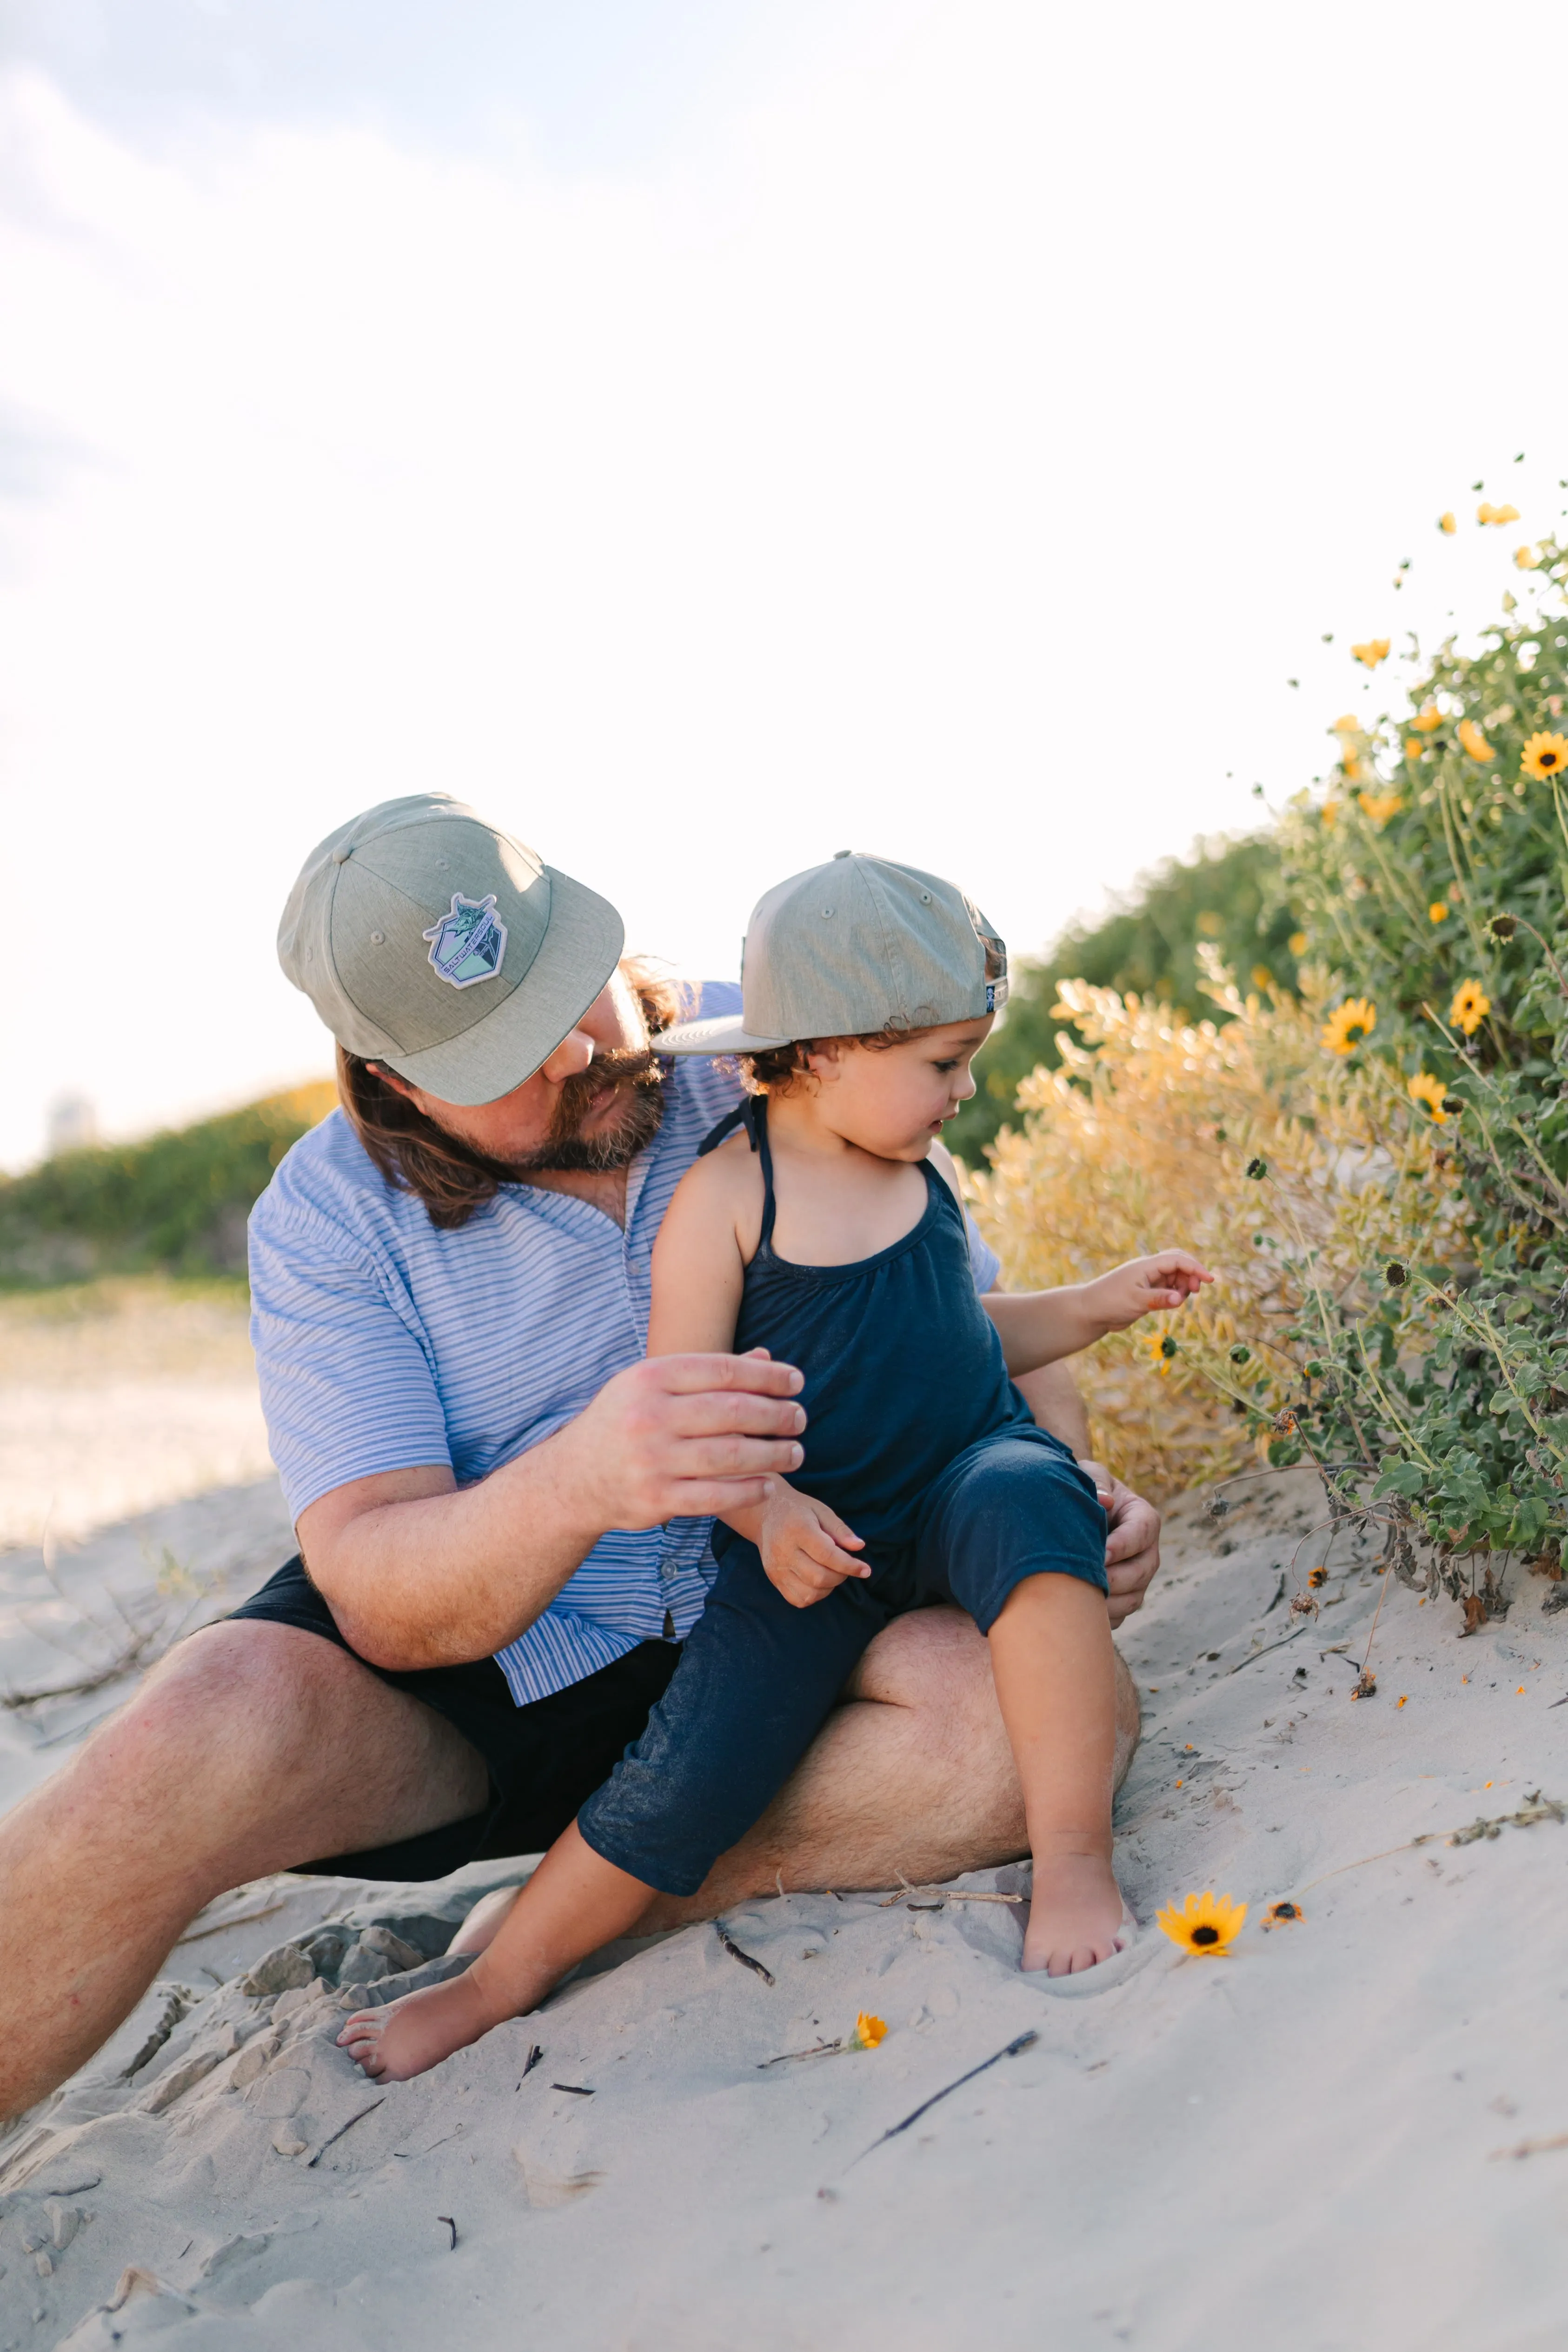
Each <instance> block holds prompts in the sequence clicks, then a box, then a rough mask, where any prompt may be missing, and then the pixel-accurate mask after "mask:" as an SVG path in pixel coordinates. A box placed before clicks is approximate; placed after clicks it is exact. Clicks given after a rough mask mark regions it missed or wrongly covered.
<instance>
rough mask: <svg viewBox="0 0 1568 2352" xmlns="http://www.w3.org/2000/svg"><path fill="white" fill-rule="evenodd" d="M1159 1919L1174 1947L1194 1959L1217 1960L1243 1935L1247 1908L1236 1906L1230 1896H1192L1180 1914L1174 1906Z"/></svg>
mask: <svg viewBox="0 0 1568 2352" xmlns="http://www.w3.org/2000/svg"><path fill="white" fill-rule="evenodd" d="M1158 1916H1159V1922H1160V1925H1161V1927H1163V1929H1164V1931H1165V1933H1166V1935H1167V1936H1169V1937H1170V1939H1171V1941H1172V1943H1173V1944H1180V1946H1181V1948H1182V1949H1183V1951H1184V1952H1191V1953H1192V1954H1193V1955H1194V1957H1195V1958H1206V1959H1214V1958H1217V1957H1218V1955H1219V1954H1220V1953H1221V1952H1223V1951H1225V1950H1226V1948H1227V1946H1229V1945H1231V1944H1234V1943H1235V1941H1236V1939H1237V1937H1238V1936H1239V1935H1240V1933H1241V1930H1242V1927H1243V1924H1244V1922H1245V1921H1246V1918H1247V1906H1246V1904H1245V1903H1233V1902H1232V1901H1231V1899H1230V1897H1229V1895H1219V1896H1218V1897H1217V1898H1216V1897H1215V1895H1212V1894H1208V1895H1188V1897H1187V1899H1186V1901H1185V1902H1184V1904H1183V1906H1182V1907H1181V1909H1180V1910H1179V1911H1178V1910H1177V1908H1176V1906H1175V1905H1174V1904H1171V1905H1170V1906H1168V1907H1167V1908H1166V1909H1165V1910H1163V1911H1162V1912H1161V1913H1160V1914H1159V1915H1158Z"/></svg>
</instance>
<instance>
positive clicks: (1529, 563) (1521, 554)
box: [1513, 547, 1541, 572]
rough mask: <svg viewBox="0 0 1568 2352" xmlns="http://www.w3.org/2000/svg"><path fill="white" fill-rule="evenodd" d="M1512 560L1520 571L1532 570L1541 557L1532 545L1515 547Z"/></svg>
mask: <svg viewBox="0 0 1568 2352" xmlns="http://www.w3.org/2000/svg"><path fill="white" fill-rule="evenodd" d="M1513 560H1514V562H1516V563H1517V564H1518V566H1519V568H1520V570H1521V572H1533V571H1534V569H1535V567H1536V565H1537V564H1538V563H1539V562H1540V561H1541V558H1540V556H1539V555H1537V553H1536V551H1535V550H1534V548H1533V547H1516V548H1515V549H1514V551H1513Z"/></svg>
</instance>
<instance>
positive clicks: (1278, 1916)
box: [1263, 1699, 1405, 1928]
mask: <svg viewBox="0 0 1568 2352" xmlns="http://www.w3.org/2000/svg"><path fill="white" fill-rule="evenodd" d="M1404 1704H1405V1702H1404V1700H1403V1699H1402V1700H1401V1701H1400V1705H1401V1706H1403V1705H1404ZM1306 1916H1307V1915H1306V1913H1305V1912H1304V1911H1303V1910H1302V1908H1301V1906H1300V1904H1299V1903H1271V1904H1270V1905H1269V1906H1268V1910H1267V1911H1266V1912H1265V1913H1264V1915H1263V1925H1264V1927H1266V1928H1267V1927H1300V1924H1301V1922H1302V1920H1303V1919H1304V1918H1305V1917H1306Z"/></svg>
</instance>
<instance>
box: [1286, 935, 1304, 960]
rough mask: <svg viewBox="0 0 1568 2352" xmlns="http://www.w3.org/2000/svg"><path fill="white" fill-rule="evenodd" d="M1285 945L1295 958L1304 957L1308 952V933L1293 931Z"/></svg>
mask: <svg viewBox="0 0 1568 2352" xmlns="http://www.w3.org/2000/svg"><path fill="white" fill-rule="evenodd" d="M1285 944H1286V946H1287V947H1288V948H1289V950H1290V952H1291V954H1292V955H1293V956H1304V955H1305V954H1306V952H1307V934H1306V932H1305V931H1292V932H1291V934H1290V936H1289V939H1288V940H1286V942H1285Z"/></svg>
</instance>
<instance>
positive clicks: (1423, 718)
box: [1410, 702, 1443, 735]
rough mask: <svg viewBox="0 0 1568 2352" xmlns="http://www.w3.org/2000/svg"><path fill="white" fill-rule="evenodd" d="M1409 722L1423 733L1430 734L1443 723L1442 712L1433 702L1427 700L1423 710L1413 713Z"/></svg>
mask: <svg viewBox="0 0 1568 2352" xmlns="http://www.w3.org/2000/svg"><path fill="white" fill-rule="evenodd" d="M1410 724H1411V725H1412V727H1419V729H1420V730H1421V732H1422V734H1423V735H1430V734H1432V733H1433V732H1434V731H1435V730H1436V729H1437V728H1439V727H1441V725H1442V724H1443V714H1442V712H1441V711H1440V710H1439V709H1438V708H1437V706H1436V703H1435V702H1429V703H1428V704H1427V705H1426V709H1425V710H1418V711H1417V712H1416V713H1415V717H1414V718H1413V719H1412V720H1411V721H1410Z"/></svg>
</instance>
